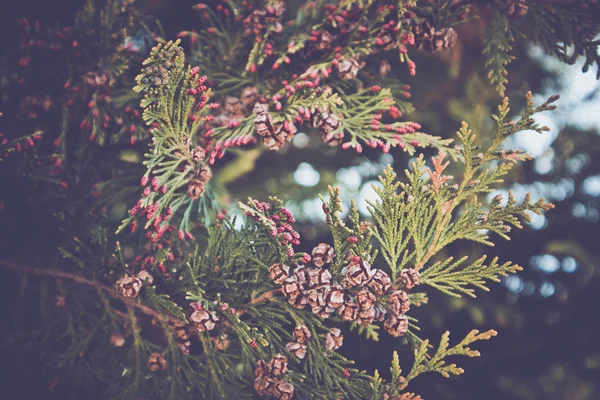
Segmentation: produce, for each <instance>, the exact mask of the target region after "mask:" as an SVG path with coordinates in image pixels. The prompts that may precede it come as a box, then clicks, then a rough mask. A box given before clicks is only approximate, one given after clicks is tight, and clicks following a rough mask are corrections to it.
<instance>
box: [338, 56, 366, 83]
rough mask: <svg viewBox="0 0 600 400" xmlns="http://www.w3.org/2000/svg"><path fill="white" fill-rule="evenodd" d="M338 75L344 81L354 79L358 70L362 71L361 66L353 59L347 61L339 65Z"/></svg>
mask: <svg viewBox="0 0 600 400" xmlns="http://www.w3.org/2000/svg"><path fill="white" fill-rule="evenodd" d="M337 68H338V73H339V74H340V77H341V78H342V79H346V80H349V79H354V78H355V77H356V74H357V73H358V70H359V69H360V64H359V62H358V61H356V60H355V59H353V58H349V59H345V60H344V61H341V62H339V63H338V67H337Z"/></svg>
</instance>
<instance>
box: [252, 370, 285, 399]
mask: <svg viewBox="0 0 600 400" xmlns="http://www.w3.org/2000/svg"><path fill="white" fill-rule="evenodd" d="M277 382H279V381H278V380H277V379H276V378H275V377H272V376H269V375H267V376H259V377H257V378H256V379H255V380H254V390H256V393H258V394H259V396H268V395H271V394H273V390H274V389H275V385H276V384H277Z"/></svg>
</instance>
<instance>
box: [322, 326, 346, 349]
mask: <svg viewBox="0 0 600 400" xmlns="http://www.w3.org/2000/svg"><path fill="white" fill-rule="evenodd" d="M343 343H344V335H342V331H340V330H339V329H338V328H331V329H330V330H329V332H328V333H327V336H325V347H326V348H328V349H329V350H332V351H333V350H337V349H339V348H340V347H342V344H343Z"/></svg>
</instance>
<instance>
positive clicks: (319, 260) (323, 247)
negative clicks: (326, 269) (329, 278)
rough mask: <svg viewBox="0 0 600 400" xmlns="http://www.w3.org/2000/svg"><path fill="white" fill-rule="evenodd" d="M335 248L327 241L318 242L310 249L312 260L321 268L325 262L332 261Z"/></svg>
mask: <svg viewBox="0 0 600 400" xmlns="http://www.w3.org/2000/svg"><path fill="white" fill-rule="evenodd" d="M334 253H335V250H334V249H333V247H331V246H330V245H328V244H327V243H319V244H318V245H317V247H315V248H314V249H313V251H312V262H313V264H315V265H316V266H317V267H319V268H321V267H322V266H323V265H325V264H331V262H333V255H334Z"/></svg>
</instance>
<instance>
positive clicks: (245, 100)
mask: <svg viewBox="0 0 600 400" xmlns="http://www.w3.org/2000/svg"><path fill="white" fill-rule="evenodd" d="M258 96H259V93H258V89H257V88H256V86H248V87H245V88H244V89H243V90H242V93H241V95H240V98H241V100H242V104H243V105H244V106H245V107H246V109H251V108H252V107H253V106H254V103H256V100H257V99H258Z"/></svg>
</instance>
